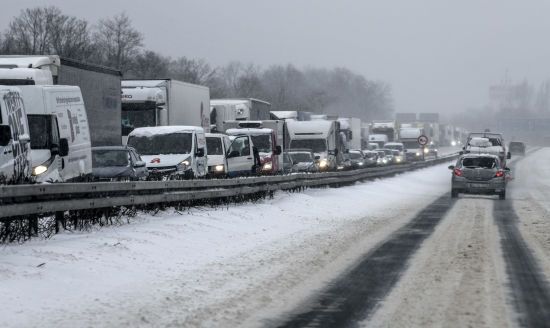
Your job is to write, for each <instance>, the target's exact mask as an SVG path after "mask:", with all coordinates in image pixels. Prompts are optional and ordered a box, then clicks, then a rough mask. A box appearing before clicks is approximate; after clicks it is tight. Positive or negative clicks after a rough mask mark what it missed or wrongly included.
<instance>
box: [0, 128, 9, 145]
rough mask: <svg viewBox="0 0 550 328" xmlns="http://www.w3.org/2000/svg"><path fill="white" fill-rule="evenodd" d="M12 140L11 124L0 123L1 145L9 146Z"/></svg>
mask: <svg viewBox="0 0 550 328" xmlns="http://www.w3.org/2000/svg"><path fill="white" fill-rule="evenodd" d="M10 140H11V128H10V126H9V125H0V146H7V145H8V144H9V143H10Z"/></svg>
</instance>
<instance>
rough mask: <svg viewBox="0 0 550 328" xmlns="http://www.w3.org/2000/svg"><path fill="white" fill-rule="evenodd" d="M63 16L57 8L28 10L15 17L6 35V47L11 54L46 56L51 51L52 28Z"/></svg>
mask: <svg viewBox="0 0 550 328" xmlns="http://www.w3.org/2000/svg"><path fill="white" fill-rule="evenodd" d="M59 16H62V14H61V10H59V8H56V7H37V8H27V9H25V10H22V11H21V14H20V15H19V16H17V17H15V18H14V19H13V20H12V21H11V22H10V24H9V27H8V30H7V31H6V33H5V39H6V40H5V42H4V44H5V47H6V51H7V52H9V53H22V54H27V55H44V54H48V53H49V52H50V51H51V43H50V37H51V34H50V33H51V28H52V26H53V25H54V21H55V20H56V19H57V18H58V17H59Z"/></svg>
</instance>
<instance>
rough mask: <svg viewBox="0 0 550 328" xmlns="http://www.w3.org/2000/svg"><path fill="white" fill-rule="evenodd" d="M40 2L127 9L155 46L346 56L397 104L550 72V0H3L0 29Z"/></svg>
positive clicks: (290, 58) (224, 58)
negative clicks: (387, 89) (384, 85)
mask: <svg viewBox="0 0 550 328" xmlns="http://www.w3.org/2000/svg"><path fill="white" fill-rule="evenodd" d="M37 5H56V6H58V7H60V8H61V9H62V10H63V11H64V12H65V13H67V14H71V15H75V16H78V17H81V18H86V19H88V20H89V21H92V22H93V21H96V20H97V19H99V18H101V17H106V16H112V15H113V14H116V13H119V12H122V11H126V12H127V14H128V15H129V16H130V17H131V18H132V20H133V22H134V25H135V26H136V27H137V28H138V29H139V30H140V31H142V32H143V33H144V35H145V43H146V46H147V47H148V48H151V49H153V50H156V51H158V52H160V53H163V54H165V55H170V56H174V57H175V56H179V55H185V56H188V57H201V58H205V59H206V60H208V61H209V62H211V63H212V64H215V65H218V64H225V63H227V62H229V61H230V60H240V61H244V62H253V63H255V64H259V65H261V66H268V65H271V64H286V63H293V64H295V65H297V66H299V67H304V66H308V65H311V66H318V67H327V68H331V67H335V66H345V67H348V68H350V69H352V70H354V71H357V72H358V73H362V74H364V75H365V76H366V77H368V78H371V79H380V80H384V81H387V82H388V83H390V84H391V85H392V87H393V91H394V96H395V107H396V111H417V112H418V111H441V112H451V111H457V110H462V109H464V108H466V107H471V106H480V105H483V104H485V103H486V102H487V87H488V85H490V84H492V83H495V82H498V81H499V80H501V79H502V78H503V76H504V72H505V70H506V69H508V70H509V72H510V76H511V77H512V78H513V79H516V80H519V79H523V78H527V79H529V80H530V81H531V82H534V83H538V82H540V81H541V80H543V79H546V78H548V77H550V68H549V66H548V63H549V59H550V42H548V35H549V32H550V20H549V19H548V13H550V1H546V0H529V1H518V0H484V1H482V0H462V1H456V0H455V1H446V0H416V1H413V0H399V1H398V0H380V1H368V0H356V1H351V0H349V1H346V0H332V1H325V0H323V1H313V0H302V1H301V0H277V1H261V0H216V1H213V0H210V1H181V0H177V1H176V0H172V1H168V0H164V1H162V0H156V1H140V0H120V1H117V0H89V1H79V0H42V1H39V0H35V1H28V0H17V1H14V0H2V10H1V11H0V29H2V30H3V29H4V28H5V27H6V26H7V24H8V21H9V20H10V18H11V17H12V16H14V15H17V14H18V13H19V11H20V10H21V9H22V8H27V7H34V6H37Z"/></svg>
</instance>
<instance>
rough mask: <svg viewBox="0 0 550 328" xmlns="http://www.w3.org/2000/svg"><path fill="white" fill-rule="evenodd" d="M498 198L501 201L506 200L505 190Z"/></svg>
mask: <svg viewBox="0 0 550 328" xmlns="http://www.w3.org/2000/svg"><path fill="white" fill-rule="evenodd" d="M498 198H499V199H501V200H504V199H506V190H504V191H502V192H501V193H499V194H498Z"/></svg>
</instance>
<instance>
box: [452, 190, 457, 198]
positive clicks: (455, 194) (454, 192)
mask: <svg viewBox="0 0 550 328" xmlns="http://www.w3.org/2000/svg"><path fill="white" fill-rule="evenodd" d="M457 197H458V190H454V189H453V190H451V198H457Z"/></svg>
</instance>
